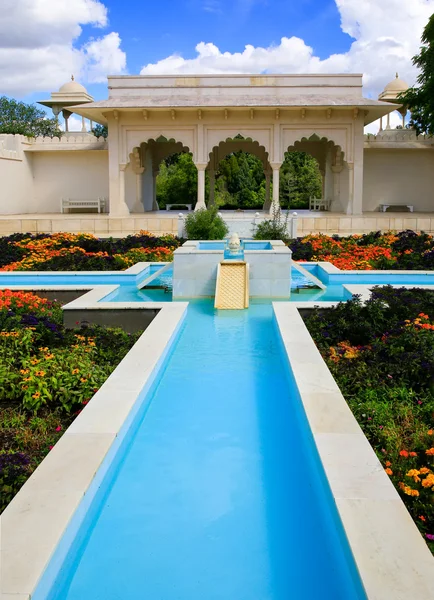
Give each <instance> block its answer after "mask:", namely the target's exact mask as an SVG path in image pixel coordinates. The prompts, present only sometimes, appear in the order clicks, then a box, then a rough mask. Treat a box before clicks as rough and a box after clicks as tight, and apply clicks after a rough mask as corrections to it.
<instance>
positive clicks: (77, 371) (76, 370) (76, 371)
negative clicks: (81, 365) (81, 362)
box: [71, 369, 80, 375]
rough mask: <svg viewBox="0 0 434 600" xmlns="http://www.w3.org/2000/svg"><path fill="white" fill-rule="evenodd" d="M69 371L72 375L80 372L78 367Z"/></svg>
mask: <svg viewBox="0 0 434 600" xmlns="http://www.w3.org/2000/svg"><path fill="white" fill-rule="evenodd" d="M71 373H72V374H73V375H77V374H78V373H80V369H72V371H71Z"/></svg>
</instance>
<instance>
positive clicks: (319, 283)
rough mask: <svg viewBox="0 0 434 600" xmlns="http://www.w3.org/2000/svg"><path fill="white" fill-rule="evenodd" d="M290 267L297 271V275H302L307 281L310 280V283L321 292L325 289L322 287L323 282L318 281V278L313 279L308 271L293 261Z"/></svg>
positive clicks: (325, 287) (324, 286) (313, 276)
mask: <svg viewBox="0 0 434 600" xmlns="http://www.w3.org/2000/svg"><path fill="white" fill-rule="evenodd" d="M291 266H292V267H293V268H294V269H296V270H297V271H299V273H301V274H302V275H304V276H305V277H306V278H307V279H310V281H312V282H313V283H314V284H315V285H316V286H317V287H319V288H320V289H321V290H325V289H327V286H326V285H324V284H323V282H322V281H321V280H320V279H318V277H315V275H313V274H312V273H311V272H310V271H308V270H307V269H305V268H304V267H303V266H302V265H301V264H300V263H297V262H295V261H293V262H292V265H291Z"/></svg>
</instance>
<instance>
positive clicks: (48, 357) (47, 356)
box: [44, 354, 54, 360]
mask: <svg viewBox="0 0 434 600" xmlns="http://www.w3.org/2000/svg"><path fill="white" fill-rule="evenodd" d="M44 358H45V360H51V359H52V358H54V354H46V355H45V356H44Z"/></svg>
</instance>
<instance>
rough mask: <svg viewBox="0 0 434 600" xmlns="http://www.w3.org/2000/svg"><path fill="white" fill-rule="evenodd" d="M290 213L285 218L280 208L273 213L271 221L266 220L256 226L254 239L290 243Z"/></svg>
mask: <svg viewBox="0 0 434 600" xmlns="http://www.w3.org/2000/svg"><path fill="white" fill-rule="evenodd" d="M288 218H289V216H288V213H286V215H285V217H283V215H282V211H281V210H280V208H279V209H278V210H275V211H273V213H272V217H271V219H265V220H264V221H262V222H261V223H259V224H258V225H256V228H255V232H254V234H253V238H254V239H255V240H282V242H285V243H288V242H289V236H288Z"/></svg>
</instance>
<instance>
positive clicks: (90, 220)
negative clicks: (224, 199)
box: [0, 210, 434, 237]
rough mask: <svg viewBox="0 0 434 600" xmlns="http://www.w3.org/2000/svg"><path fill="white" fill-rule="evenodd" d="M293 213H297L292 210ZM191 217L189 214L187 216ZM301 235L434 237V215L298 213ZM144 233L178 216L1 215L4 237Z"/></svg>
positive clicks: (229, 215) (173, 227)
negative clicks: (387, 233)
mask: <svg viewBox="0 0 434 600" xmlns="http://www.w3.org/2000/svg"><path fill="white" fill-rule="evenodd" d="M255 212H256V211H243V212H237V211H223V218H224V219H226V220H231V219H235V218H239V217H240V215H243V214H244V215H245V216H246V217H248V218H252V219H253V216H254V214H255ZM290 212H291V214H292V213H293V211H290ZM184 214H187V213H184ZM297 214H298V220H297V235H298V236H303V235H307V234H309V233H326V234H328V235H333V234H339V235H350V234H352V233H367V232H369V231H377V230H381V231H388V230H398V231H400V230H403V229H413V230H414V231H426V232H427V233H433V234H434V212H430V213H421V212H420V213H419V212H415V213H405V212H393V213H392V212H390V213H389V212H386V213H380V212H369V213H364V214H363V215H346V214H344V213H332V212H313V211H308V210H300V211H297ZM140 230H146V231H150V232H151V233H154V234H165V233H172V234H174V235H176V234H177V232H178V213H177V212H175V211H173V212H169V211H163V210H162V211H159V212H149V213H141V214H131V215H130V216H128V217H110V216H109V215H107V214H101V215H98V214H94V213H76V214H60V213H47V214H16V215H0V235H10V234H12V233H56V232H59V231H65V232H70V233H80V232H82V233H93V234H95V235H96V236H98V237H108V236H113V237H123V236H126V235H130V234H134V233H137V232H138V231H140Z"/></svg>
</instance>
